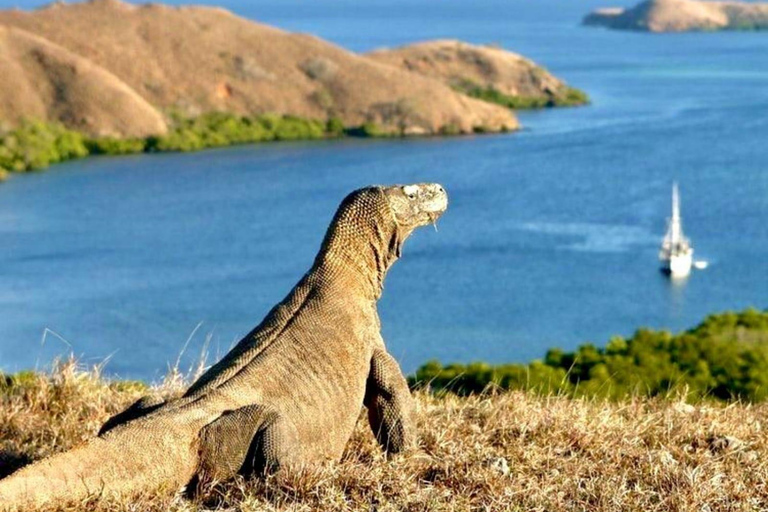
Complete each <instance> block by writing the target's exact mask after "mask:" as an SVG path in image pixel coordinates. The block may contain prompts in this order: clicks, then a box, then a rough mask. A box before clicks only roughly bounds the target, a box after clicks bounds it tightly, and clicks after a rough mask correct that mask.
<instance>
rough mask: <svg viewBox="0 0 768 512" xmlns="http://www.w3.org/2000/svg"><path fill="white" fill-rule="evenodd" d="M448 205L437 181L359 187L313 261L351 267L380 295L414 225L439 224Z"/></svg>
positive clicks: (344, 204)
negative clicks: (388, 271)
mask: <svg viewBox="0 0 768 512" xmlns="http://www.w3.org/2000/svg"><path fill="white" fill-rule="evenodd" d="M447 208H448V194H446V192H445V189H443V187H442V186H440V185H438V184H437V183H418V184H415V185H392V186H374V187H366V188H362V189H360V190H356V191H354V192H352V193H351V194H349V195H348V196H347V197H346V198H345V199H344V201H342V203H341V206H339V209H338V210H337V211H336V215H335V217H334V219H333V221H332V222H331V226H330V227H329V228H328V232H327V233H326V236H325V240H324V241H323V246H322V248H321V250H320V253H319V254H318V257H317V259H316V260H315V267H317V268H319V267H323V268H334V269H338V268H340V267H344V268H346V269H353V270H354V271H355V273H354V275H358V276H364V280H365V281H366V282H368V283H370V284H371V285H372V289H373V291H374V295H375V296H377V297H378V295H379V294H380V293H381V287H382V285H383V282H384V277H385V275H386V273H387V270H388V269H389V267H390V266H391V265H392V264H393V263H394V262H395V261H396V260H397V259H398V258H399V257H400V254H401V250H402V246H403V243H404V242H405V240H406V239H407V238H408V237H409V236H410V235H411V233H413V231H414V230H415V229H416V228H418V227H420V226H426V225H427V224H435V223H436V222H437V219H438V218H439V217H440V216H441V215H442V214H443V213H444V212H445V210H446V209H447Z"/></svg>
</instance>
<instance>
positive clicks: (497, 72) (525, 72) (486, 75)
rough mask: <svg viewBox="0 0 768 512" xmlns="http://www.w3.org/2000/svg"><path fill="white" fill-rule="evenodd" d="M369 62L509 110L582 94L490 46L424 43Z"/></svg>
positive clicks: (577, 100) (379, 53)
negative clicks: (429, 78) (443, 85)
mask: <svg viewBox="0 0 768 512" xmlns="http://www.w3.org/2000/svg"><path fill="white" fill-rule="evenodd" d="M368 57H370V58H371V59H373V60H376V61H378V62H382V63H384V64H389V65H392V66H396V67H399V68H401V69H405V70H408V71H412V72H416V73H419V74H421V75H425V76H429V77H432V78H436V79H438V80H440V81H441V82H443V83H445V84H447V85H449V86H450V87H451V88H453V89H455V90H458V91H461V92H464V93H467V94H469V95H471V96H474V97H478V98H480V99H486V100H489V101H493V100H494V96H495V97H496V99H497V100H503V99H507V101H496V102H498V103H503V104H505V105H507V106H511V107H522V108H525V107H544V106H558V105H576V104H583V103H586V102H587V97H586V95H585V94H584V93H582V92H580V91H577V90H576V89H573V88H572V87H569V86H568V85H567V84H566V83H565V82H563V81H562V80H560V79H558V78H556V77H555V76H553V75H552V74H551V73H549V72H548V71H547V70H546V69H544V68H543V67H541V66H539V65H537V64H536V63H534V62H533V61H531V60H529V59H526V58H525V57H523V56H521V55H518V54H516V53H512V52H510V51H506V50H504V49H502V48H497V47H494V46H478V45H472V44H467V43H464V42H461V41H455V40H440V41H427V42H423V43H417V44H411V45H407V46H403V47H400V48H394V49H381V50H376V51H374V52H371V53H369V54H368Z"/></svg>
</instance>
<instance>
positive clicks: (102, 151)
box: [86, 137, 147, 155]
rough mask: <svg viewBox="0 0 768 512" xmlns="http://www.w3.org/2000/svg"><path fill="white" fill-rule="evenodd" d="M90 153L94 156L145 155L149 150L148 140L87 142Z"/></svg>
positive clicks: (101, 139) (109, 139) (100, 140)
mask: <svg viewBox="0 0 768 512" xmlns="http://www.w3.org/2000/svg"><path fill="white" fill-rule="evenodd" d="M86 147H87V148H88V152H89V153H90V154H92V155H129V154H133V153H143V152H144V151H145V150H146V148H147V140H146V139H116V138H114V137H101V138H96V139H88V140H87V141H86Z"/></svg>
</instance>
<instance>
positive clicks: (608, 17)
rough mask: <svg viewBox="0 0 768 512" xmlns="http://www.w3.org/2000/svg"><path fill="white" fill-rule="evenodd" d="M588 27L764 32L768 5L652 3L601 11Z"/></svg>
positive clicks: (691, 1) (666, 0)
mask: <svg viewBox="0 0 768 512" xmlns="http://www.w3.org/2000/svg"><path fill="white" fill-rule="evenodd" d="M584 24H585V25H600V26H605V27H608V28H613V29H619V30H641V31H648V32H684V31H693V30H752V29H764V28H768V4H766V3H762V4H761V3H747V2H700V1H697V0H648V1H646V2H642V3H640V4H638V5H637V6H635V7H633V8H631V9H623V8H608V9H598V10H597V11H595V12H593V13H591V14H589V15H587V16H586V17H585V18H584Z"/></svg>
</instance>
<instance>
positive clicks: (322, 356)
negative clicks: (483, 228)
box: [0, 184, 448, 510]
mask: <svg viewBox="0 0 768 512" xmlns="http://www.w3.org/2000/svg"><path fill="white" fill-rule="evenodd" d="M447 206H448V199H447V195H446V193H445V191H444V190H443V188H442V187H440V185H437V184H419V185H407V186H392V187H369V188H364V189H361V190H358V191H355V192H353V193H352V194H350V195H349V196H347V198H346V199H345V200H344V201H343V202H342V204H341V206H340V207H339V209H338V211H337V212H336V215H335V217H334V219H333V222H332V223H331V226H330V227H329V229H328V232H327V234H326V236H325V240H324V241H323V244H322V247H321V249H320V252H319V253H318V255H317V257H316V258H315V262H314V264H313V266H312V268H311V269H310V271H309V272H308V273H307V274H305V275H304V277H303V278H302V279H301V281H299V283H298V284H297V285H296V287H294V289H293V290H292V291H291V292H290V293H289V294H288V296H287V297H286V298H285V299H284V300H283V301H282V302H281V303H280V304H278V305H277V306H275V307H274V308H273V309H272V311H270V312H269V314H268V315H267V316H266V318H265V319H264V320H263V321H262V322H261V324H260V325H259V326H257V327H256V328H255V329H254V330H253V331H251V332H250V333H249V334H248V335H247V336H246V337H245V338H243V340H241V341H240V343H238V345H237V346H236V347H235V348H234V349H232V351H231V352H230V353H229V354H227V355H226V356H225V357H224V358H223V359H222V360H221V361H219V362H218V363H217V364H215V365H214V366H213V367H211V368H210V369H209V370H208V371H207V372H206V373H205V374H203V375H202V376H201V377H200V379H198V380H197V381H196V382H195V383H194V384H192V386H190V388H189V389H188V390H187V391H186V393H185V394H184V395H183V396H182V397H180V398H178V399H175V400H171V401H168V402H153V401H152V400H151V399H149V398H145V399H142V400H139V401H138V402H137V403H135V404H134V405H132V406H131V407H129V408H128V409H127V410H125V411H123V412H122V413H120V414H118V415H117V416H115V417H114V418H111V419H110V420H109V421H108V422H107V423H106V424H105V425H104V426H103V427H102V429H101V432H99V435H98V437H96V438H94V439H92V440H91V441H90V442H88V443H86V444H84V445H83V446H81V447H78V448H75V449H73V450H71V451H69V452H65V453H63V454H59V455H55V456H52V457H50V458H48V459H44V460H42V461H40V462H37V463H34V464H31V465H29V466H27V467H25V468H22V469H21V470H19V471H17V472H16V473H14V474H13V475H11V476H9V477H7V478H6V479H4V480H0V506H2V507H3V508H4V509H10V510H15V509H20V508H25V509H26V507H29V506H39V505H43V504H46V503H51V502H52V501H54V500H55V501H60V500H69V499H82V498H83V497H86V496H88V495H92V494H94V493H99V494H101V495H126V494H130V493H136V492H149V491H154V490H156V489H160V488H167V489H169V490H177V489H180V488H183V487H184V486H187V485H189V484H193V483H195V482H198V481H199V480H210V479H215V480H224V479H227V478H230V477H232V476H234V475H235V474H238V473H251V472H254V471H256V472H263V471H272V470H275V469H277V468H280V467H296V466H301V465H306V464H314V463H317V462H321V461H324V460H329V459H331V460H338V459H339V458H340V457H341V454H342V451H343V450H344V447H345V445H346V444H347V441H348V440H349V437H350V435H351V434H352V431H353V429H354V427H355V423H356V421H357V418H358V415H359V413H360V409H361V406H363V405H364V406H366V407H367V408H368V417H369V421H370V424H371V428H372V429H373V431H374V433H375V435H376V438H377V439H378V441H379V443H380V444H381V445H382V447H383V448H384V449H385V450H386V451H387V452H388V453H397V452H401V451H404V450H408V449H409V448H411V447H413V445H414V443H415V441H416V431H415V426H414V421H413V402H412V398H411V395H410V392H409V390H408V386H407V384H406V381H405V378H404V377H403V375H402V372H401V371H400V368H399V366H398V364H397V362H396V361H395V360H394V359H393V358H392V356H390V355H389V354H388V353H387V351H386V348H385V346H384V341H383V340H382V338H381V334H380V323H379V317H378V313H377V311H376V301H377V300H378V298H379V296H380V295H381V290H382V286H383V282H384V277H385V276H386V273H387V270H388V269H389V267H390V266H391V265H392V264H393V263H394V262H395V260H397V258H398V257H399V256H400V250H401V247H402V244H403V242H404V241H405V239H406V238H407V237H408V236H409V235H410V234H411V233H412V232H413V230H414V229H416V228H417V227H419V226H423V225H426V224H429V223H432V222H435V221H436V220H437V218H438V217H439V216H440V215H441V214H442V213H443V212H444V211H445V209H446V208H447Z"/></svg>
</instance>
